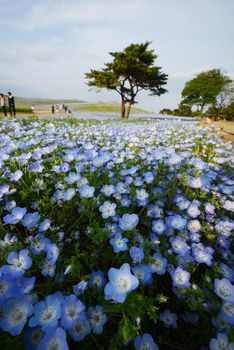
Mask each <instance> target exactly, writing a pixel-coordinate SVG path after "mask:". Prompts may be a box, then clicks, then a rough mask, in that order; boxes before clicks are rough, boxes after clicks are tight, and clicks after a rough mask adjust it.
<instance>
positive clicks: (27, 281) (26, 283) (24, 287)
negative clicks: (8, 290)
mask: <svg viewBox="0 0 234 350" xmlns="http://www.w3.org/2000/svg"><path fill="white" fill-rule="evenodd" d="M35 282H36V277H35V276H32V277H30V278H27V277H24V276H22V277H20V278H19V279H17V281H16V285H17V288H18V290H17V294H18V295H24V294H29V293H30V292H31V291H32V290H33V288H34V286H35Z"/></svg>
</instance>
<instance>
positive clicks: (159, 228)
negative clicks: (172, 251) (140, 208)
mask: <svg viewBox="0 0 234 350" xmlns="http://www.w3.org/2000/svg"><path fill="white" fill-rule="evenodd" d="M165 230H166V225H165V223H164V222H163V220H162V219H159V220H154V221H153V222H152V231H153V232H155V233H157V234H158V235H162V234H163V232H165Z"/></svg>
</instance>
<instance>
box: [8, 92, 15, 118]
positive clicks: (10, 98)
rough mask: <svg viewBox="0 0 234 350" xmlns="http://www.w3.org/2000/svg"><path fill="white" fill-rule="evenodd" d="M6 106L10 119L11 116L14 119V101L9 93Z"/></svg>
mask: <svg viewBox="0 0 234 350" xmlns="http://www.w3.org/2000/svg"><path fill="white" fill-rule="evenodd" d="M8 104H9V112H10V115H11V117H12V114H14V117H15V99H14V96H13V95H12V93H11V92H10V91H8Z"/></svg>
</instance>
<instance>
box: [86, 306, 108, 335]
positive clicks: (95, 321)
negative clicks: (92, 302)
mask: <svg viewBox="0 0 234 350" xmlns="http://www.w3.org/2000/svg"><path fill="white" fill-rule="evenodd" d="M87 317H88V320H89V322H90V325H91V330H92V332H93V333H94V334H101V333H102V332H103V326H104V324H105V323H106V322H107V315H106V314H104V313H103V306H101V305H97V306H95V307H93V306H91V307H89V308H88V310H87Z"/></svg>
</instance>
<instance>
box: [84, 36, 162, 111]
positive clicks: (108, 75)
mask: <svg viewBox="0 0 234 350" xmlns="http://www.w3.org/2000/svg"><path fill="white" fill-rule="evenodd" d="M149 45H150V42H148V41H147V42H146V43H144V44H131V45H129V46H128V47H126V48H125V49H124V50H123V51H122V52H110V55H111V56H112V57H113V62H111V63H105V68H103V69H101V70H93V69H91V71H90V73H86V74H85V77H86V79H88V83H87V84H88V86H94V87H97V88H99V89H102V88H105V89H108V90H114V91H116V92H117V93H118V94H119V95H120V97H121V117H122V118H128V117H129V114H130V110H131V106H132V105H133V104H135V103H137V102H136V96H137V94H138V93H139V92H140V91H141V90H147V91H149V92H150V95H151V96H152V95H157V96H160V95H161V94H164V93H165V92H167V90H166V89H165V88H164V87H163V86H164V85H165V84H166V82H167V74H165V73H162V72H161V67H158V66H154V61H155V59H156V58H157V55H155V54H154V52H153V50H148V46H149ZM126 104H127V105H126Z"/></svg>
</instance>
